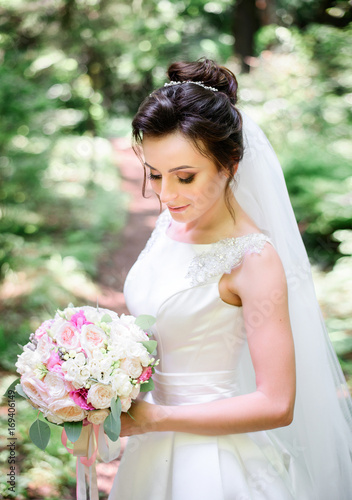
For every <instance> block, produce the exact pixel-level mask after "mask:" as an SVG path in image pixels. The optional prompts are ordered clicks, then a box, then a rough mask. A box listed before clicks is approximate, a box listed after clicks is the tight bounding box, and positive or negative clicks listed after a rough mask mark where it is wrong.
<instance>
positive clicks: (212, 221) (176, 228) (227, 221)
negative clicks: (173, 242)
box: [170, 194, 257, 243]
mask: <svg viewBox="0 0 352 500" xmlns="http://www.w3.org/2000/svg"><path fill="white" fill-rule="evenodd" d="M229 203H230V206H231V208H232V213H231V212H230V210H229V208H228V206H227V204H226V203H225V200H223V203H219V204H217V205H216V206H213V207H212V208H211V209H210V210H208V211H207V212H206V213H204V214H202V215H201V216H200V217H199V218H197V219H195V220H193V221H191V222H187V223H179V222H175V221H173V222H172V224H171V228H170V233H172V234H170V236H173V237H174V239H177V240H179V241H184V242H189V243H212V242H214V241H218V240H220V239H224V238H232V237H237V236H242V235H243V234H247V233H248V232H251V231H256V230H257V228H256V226H255V225H254V223H253V221H252V220H251V219H250V218H249V217H248V216H247V214H246V213H245V212H244V211H243V210H242V208H241V206H240V205H239V203H238V202H237V201H236V199H235V197H234V196H233V194H231V197H230V198H229Z"/></svg>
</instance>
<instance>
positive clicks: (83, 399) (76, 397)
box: [70, 388, 95, 410]
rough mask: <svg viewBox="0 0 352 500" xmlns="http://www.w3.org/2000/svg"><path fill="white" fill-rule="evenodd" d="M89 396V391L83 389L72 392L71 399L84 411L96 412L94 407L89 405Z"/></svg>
mask: <svg viewBox="0 0 352 500" xmlns="http://www.w3.org/2000/svg"><path fill="white" fill-rule="evenodd" d="M87 394H88V390H87V389H84V388H82V389H77V390H75V391H71V392H70V397H71V398H72V399H73V401H74V402H75V403H76V405H78V406H80V407H81V408H83V410H95V408H94V406H93V405H91V404H89V403H87Z"/></svg>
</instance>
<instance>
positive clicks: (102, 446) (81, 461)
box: [61, 424, 120, 500]
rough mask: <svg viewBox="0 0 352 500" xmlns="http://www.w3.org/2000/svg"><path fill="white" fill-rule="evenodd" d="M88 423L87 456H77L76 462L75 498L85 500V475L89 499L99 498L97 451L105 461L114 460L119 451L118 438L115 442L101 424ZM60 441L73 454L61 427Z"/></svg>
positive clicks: (72, 449)
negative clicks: (105, 432) (106, 433)
mask: <svg viewBox="0 0 352 500" xmlns="http://www.w3.org/2000/svg"><path fill="white" fill-rule="evenodd" d="M88 425H89V426H90V429H89V437H88V452H87V456H86V457H85V456H77V462H76V480H77V485H76V499H77V500H87V491H86V490H87V484H86V477H88V487H89V499H90V500H99V492H98V483H97V473H96V467H95V460H96V458H97V453H98V451H99V454H100V456H101V458H102V460H103V461H104V462H105V463H107V462H111V461H112V460H115V458H117V457H118V456H119V453H120V442H119V441H120V440H118V441H117V442H113V441H111V440H110V439H109V438H108V437H107V436H106V435H105V434H104V427H103V425H93V426H92V424H88ZM92 427H93V428H92ZM61 442H62V444H63V445H64V447H65V448H66V450H67V451H68V452H69V453H70V454H71V455H75V449H74V447H73V448H69V447H68V446H67V434H66V432H65V429H63V430H62V433H61Z"/></svg>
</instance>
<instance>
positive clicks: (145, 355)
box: [139, 349, 150, 367]
mask: <svg viewBox="0 0 352 500" xmlns="http://www.w3.org/2000/svg"><path fill="white" fill-rule="evenodd" d="M139 360H140V362H141V365H142V366H144V367H145V366H149V363H150V354H149V352H148V351H147V349H145V351H144V352H142V353H141V355H140V356H139Z"/></svg>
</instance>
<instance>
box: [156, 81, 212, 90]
mask: <svg viewBox="0 0 352 500" xmlns="http://www.w3.org/2000/svg"><path fill="white" fill-rule="evenodd" d="M184 83H194V85H199V87H203V89H207V90H212V91H213V92H218V89H216V88H214V87H208V86H207V85H204V82H193V81H192V80H186V81H184V82H169V83H165V85H164V87H171V86H173V85H182V84H184Z"/></svg>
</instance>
